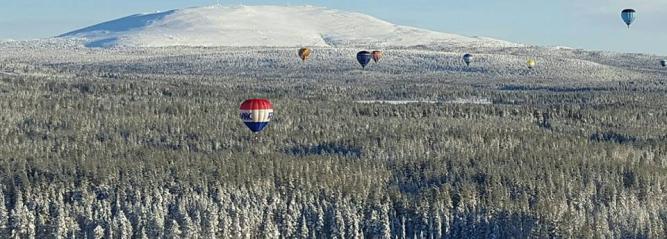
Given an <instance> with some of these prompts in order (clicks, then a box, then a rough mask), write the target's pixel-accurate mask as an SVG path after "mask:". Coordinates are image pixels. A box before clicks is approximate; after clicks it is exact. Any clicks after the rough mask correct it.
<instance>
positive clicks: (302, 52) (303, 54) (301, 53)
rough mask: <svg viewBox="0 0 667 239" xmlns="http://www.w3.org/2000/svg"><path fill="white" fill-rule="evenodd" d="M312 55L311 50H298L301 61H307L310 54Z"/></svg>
mask: <svg viewBox="0 0 667 239" xmlns="http://www.w3.org/2000/svg"><path fill="white" fill-rule="evenodd" d="M312 53H313V50H312V49H310V48H301V49H299V57H300V58H301V60H302V61H304V62H305V61H306V60H308V58H310V54H312Z"/></svg>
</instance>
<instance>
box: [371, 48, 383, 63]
mask: <svg viewBox="0 0 667 239" xmlns="http://www.w3.org/2000/svg"><path fill="white" fill-rule="evenodd" d="M383 55H384V53H382V51H373V52H371V56H372V57H373V61H375V63H377V62H378V61H380V59H382V56H383Z"/></svg>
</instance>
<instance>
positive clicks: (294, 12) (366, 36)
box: [59, 5, 518, 47]
mask: <svg viewBox="0 0 667 239" xmlns="http://www.w3.org/2000/svg"><path fill="white" fill-rule="evenodd" d="M59 37H63V38H82V39H84V40H85V41H86V45H87V46H89V47H113V46H129V47H165V46H235V47H248V46H264V47H297V46H310V47H340V46H376V47H390V46H402V47H406V46H417V45H440V44H444V45H448V46H468V47H470V46H475V47H503V46H518V44H514V43H510V42H505V41H500V40H495V39H491V38H483V37H465V36H460V35H455V34H448V33H440V32H434V31H428V30H423V29H418V28H413V27H405V26H398V25H394V24H391V23H389V22H386V21H383V20H380V19H377V18H374V17H371V16H368V15H364V14H360V13H354V12H345V11H339V10H332V9H327V8H322V7H313V6H220V5H216V6H209V7H197V8H188V9H181V10H171V11H166V12H159V13H150V14H137V15H132V16H128V17H124V18H120V19H116V20H112V21H108V22H104V23H100V24H97V25H93V26H90V27H86V28H83V29H80V30H76V31H72V32H69V33H65V34H63V35H61V36H59Z"/></svg>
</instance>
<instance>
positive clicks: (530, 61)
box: [528, 59, 537, 69]
mask: <svg viewBox="0 0 667 239" xmlns="http://www.w3.org/2000/svg"><path fill="white" fill-rule="evenodd" d="M536 64H537V62H536V61H535V60H533V59H530V60H528V68H530V69H533V68H534V67H535V65H536Z"/></svg>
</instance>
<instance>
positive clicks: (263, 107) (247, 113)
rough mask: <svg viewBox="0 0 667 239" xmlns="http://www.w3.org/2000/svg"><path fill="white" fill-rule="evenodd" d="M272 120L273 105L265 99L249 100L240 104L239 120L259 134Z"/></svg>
mask: <svg viewBox="0 0 667 239" xmlns="http://www.w3.org/2000/svg"><path fill="white" fill-rule="evenodd" d="M272 118H273V105H272V104H271V101H269V100H267V99H249V100H246V101H244V102H243V103H242V104H241V119H242V120H243V123H245V125H246V126H248V128H249V129H250V130H251V131H252V132H254V133H259V132H260V131H262V130H264V128H266V126H267V125H269V122H271V119H272Z"/></svg>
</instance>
